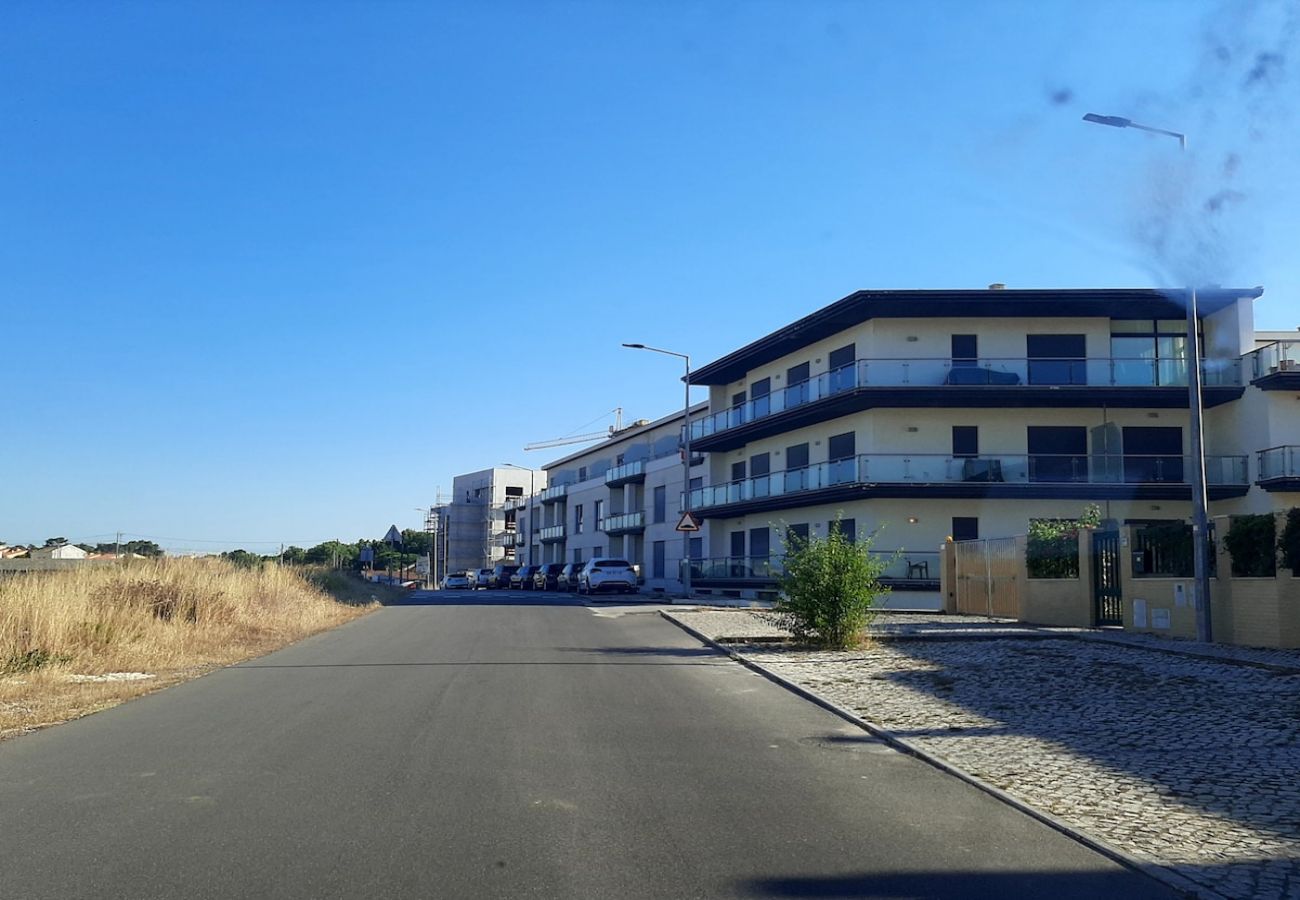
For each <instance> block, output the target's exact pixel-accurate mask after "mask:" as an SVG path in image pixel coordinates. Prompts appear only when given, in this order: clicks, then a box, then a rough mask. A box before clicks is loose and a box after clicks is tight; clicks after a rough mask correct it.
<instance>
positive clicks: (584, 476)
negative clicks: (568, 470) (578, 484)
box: [578, 466, 587, 481]
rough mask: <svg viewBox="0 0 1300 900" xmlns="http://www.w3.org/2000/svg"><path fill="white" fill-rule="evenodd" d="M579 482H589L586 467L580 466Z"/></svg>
mask: <svg viewBox="0 0 1300 900" xmlns="http://www.w3.org/2000/svg"><path fill="white" fill-rule="evenodd" d="M578 480H579V481H586V480H587V467H586V466H578Z"/></svg>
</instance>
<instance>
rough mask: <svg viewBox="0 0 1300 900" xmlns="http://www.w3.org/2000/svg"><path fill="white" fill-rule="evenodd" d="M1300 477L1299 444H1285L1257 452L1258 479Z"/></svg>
mask: <svg viewBox="0 0 1300 900" xmlns="http://www.w3.org/2000/svg"><path fill="white" fill-rule="evenodd" d="M1279 478H1300V446H1295V445H1294V444H1287V445H1285V446H1282V447H1270V448H1269V449H1267V450H1261V451H1260V452H1259V480H1260V481H1276V480H1277V479H1279Z"/></svg>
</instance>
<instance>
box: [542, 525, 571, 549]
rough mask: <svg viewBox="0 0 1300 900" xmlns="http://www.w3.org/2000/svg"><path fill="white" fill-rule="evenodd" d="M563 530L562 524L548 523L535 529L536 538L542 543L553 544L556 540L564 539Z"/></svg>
mask: <svg viewBox="0 0 1300 900" xmlns="http://www.w3.org/2000/svg"><path fill="white" fill-rule="evenodd" d="M564 535H565V530H564V526H563V525H548V526H547V527H545V528H540V529H538V531H537V539H538V540H539V541H541V542H542V543H543V544H554V543H556V542H557V541H562V540H564Z"/></svg>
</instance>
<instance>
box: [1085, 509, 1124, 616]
mask: <svg viewBox="0 0 1300 900" xmlns="http://www.w3.org/2000/svg"><path fill="white" fill-rule="evenodd" d="M1119 566H1120V554H1119V532H1118V531H1094V532H1093V533H1092V583H1093V592H1094V593H1093V608H1094V613H1093V618H1094V619H1095V620H1096V624H1098V625H1123V624H1124V597H1123V593H1122V591H1121V590H1120V583H1119Z"/></svg>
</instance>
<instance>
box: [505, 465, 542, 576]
mask: <svg viewBox="0 0 1300 900" xmlns="http://www.w3.org/2000/svg"><path fill="white" fill-rule="evenodd" d="M501 465H503V466H506V467H507V468H511V469H523V470H524V471H526V472H527V473H528V505H527V506H526V507H525V508H526V509H527V510H528V532H527V533H526V534H525V535H524V537H525V538H526V539H527V540H526V542H525V544H524V546H525V547H527V548H528V562H527V563H525V565H529V566H531V565H532V564H533V539H532V531H533V527H532V525H533V476H534V475H536V474H537V473H536V472H535V471H534V470H532V469H530V468H528V467H527V466H517V465H515V464H514V463H508V462H503V463H502V464H501ZM516 518H518V517H517V516H516Z"/></svg>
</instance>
